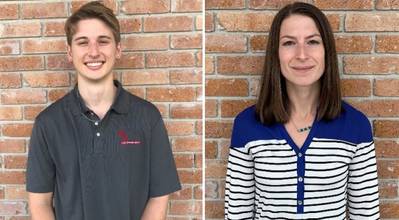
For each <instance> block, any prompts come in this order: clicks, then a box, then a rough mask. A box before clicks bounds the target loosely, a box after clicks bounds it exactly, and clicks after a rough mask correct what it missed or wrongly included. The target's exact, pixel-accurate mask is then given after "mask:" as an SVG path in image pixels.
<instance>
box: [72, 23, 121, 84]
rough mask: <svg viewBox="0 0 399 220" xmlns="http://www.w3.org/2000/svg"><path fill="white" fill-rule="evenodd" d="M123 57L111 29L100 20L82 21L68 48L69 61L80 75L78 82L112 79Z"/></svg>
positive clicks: (78, 24)
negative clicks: (117, 62) (118, 60)
mask: <svg viewBox="0 0 399 220" xmlns="http://www.w3.org/2000/svg"><path fill="white" fill-rule="evenodd" d="M120 56H121V46H120V43H118V44H116V43H115V38H114V35H113V34H112V31H111V29H110V28H109V27H108V26H106V25H105V24H104V22H102V21H101V20H98V19H87V20H81V21H79V22H78V23H77V26H76V33H75V35H73V37H72V42H71V45H70V46H68V60H69V61H70V62H72V63H73V65H74V66H75V69H76V71H77V73H78V80H87V81H101V80H104V79H109V78H111V79H112V69H113V67H114V65H115V61H116V59H118V58H120Z"/></svg>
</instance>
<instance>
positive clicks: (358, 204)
mask: <svg viewBox="0 0 399 220" xmlns="http://www.w3.org/2000/svg"><path fill="white" fill-rule="evenodd" d="M370 136H371V131H370ZM370 139H371V141H370V142H365V143H360V144H358V145H357V150H356V153H355V156H354V157H353V159H352V161H351V163H350V164H349V180H348V207H349V208H348V209H349V216H350V219H367V220H372V219H379V218H380V213H379V199H378V178H377V165H376V157H375V149H374V142H373V141H372V137H371V138H370Z"/></svg>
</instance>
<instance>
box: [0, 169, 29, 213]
mask: <svg viewBox="0 0 399 220" xmlns="http://www.w3.org/2000/svg"><path fill="white" fill-rule="evenodd" d="M0 182H1V184H25V172H23V171H2V172H0ZM0 209H1V208H0Z"/></svg>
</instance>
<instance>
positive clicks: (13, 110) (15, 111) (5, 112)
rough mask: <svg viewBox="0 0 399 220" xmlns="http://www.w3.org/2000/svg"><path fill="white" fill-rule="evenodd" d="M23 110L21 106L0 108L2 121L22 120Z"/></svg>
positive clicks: (0, 119)
mask: <svg viewBox="0 0 399 220" xmlns="http://www.w3.org/2000/svg"><path fill="white" fill-rule="evenodd" d="M21 119H22V110H21V107H19V106H15V107H14V106H13V107H11V106H10V107H3V106H0V121H3V120H4V121H11V120H21Z"/></svg>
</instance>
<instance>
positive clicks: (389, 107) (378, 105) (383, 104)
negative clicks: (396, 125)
mask: <svg viewBox="0 0 399 220" xmlns="http://www.w3.org/2000/svg"><path fill="white" fill-rule="evenodd" d="M350 103H351V104H352V105H353V106H354V107H356V108H357V109H359V110H360V111H361V112H363V113H365V114H366V115H367V116H369V117H398V116H399V100H362V101H350Z"/></svg>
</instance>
